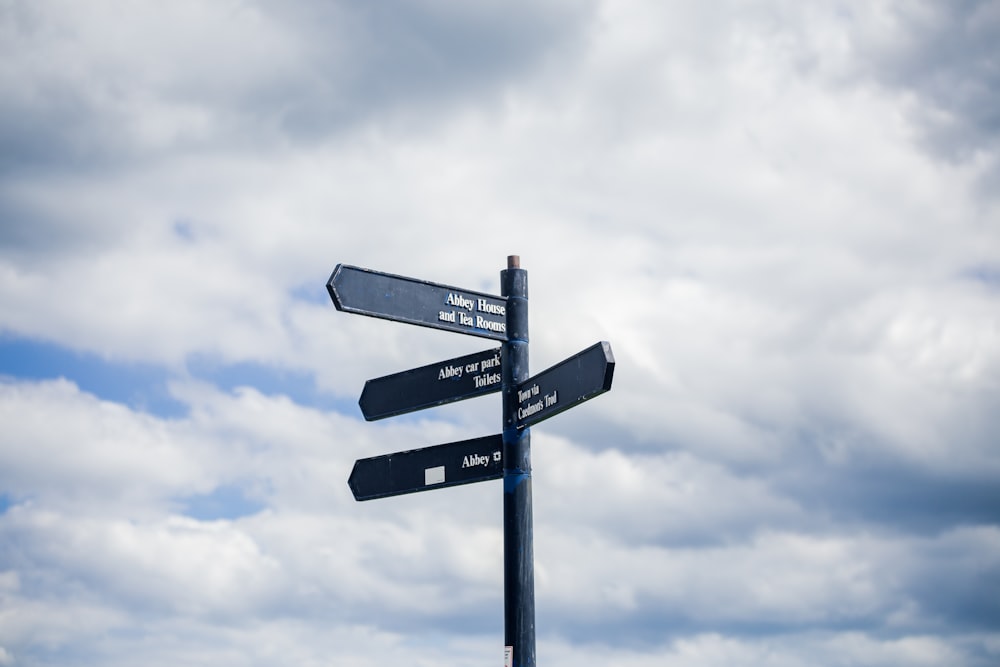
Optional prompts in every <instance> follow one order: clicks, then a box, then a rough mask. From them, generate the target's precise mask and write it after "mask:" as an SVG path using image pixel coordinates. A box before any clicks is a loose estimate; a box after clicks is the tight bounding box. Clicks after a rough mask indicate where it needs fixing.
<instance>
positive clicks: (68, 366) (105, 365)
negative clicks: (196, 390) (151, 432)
mask: <svg viewBox="0 0 1000 667" xmlns="http://www.w3.org/2000/svg"><path fill="white" fill-rule="evenodd" d="M0 375H8V376H12V377H16V378H22V379H30V380H54V379H57V378H65V379H67V380H70V381H72V382H74V383H76V385H77V386H78V387H80V389H81V390H83V391H85V392H88V393H91V394H94V395H95V396H97V397H99V398H101V399H104V400H108V401H114V402H116V403H123V404H125V405H128V406H129V407H131V408H132V409H134V410H139V411H142V412H148V413H151V414H155V415H157V416H160V417H165V418H170V417H181V416H184V415H186V414H187V406H185V405H184V404H183V403H181V402H180V401H178V400H176V399H175V398H173V397H172V396H171V395H170V393H169V392H168V390H167V380H168V379H169V374H168V372H167V370H166V369H165V368H161V367H158V366H155V365H153V364H143V363H134V362H114V361H108V360H106V359H102V358H101V357H99V356H98V355H96V354H92V353H88V352H79V351H77V350H71V349H68V348H65V347H62V346H60V345H56V344H54V343H47V342H44V341H37V340H29V339H26V338H15V337H12V336H0Z"/></svg>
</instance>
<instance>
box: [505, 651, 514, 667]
mask: <svg viewBox="0 0 1000 667" xmlns="http://www.w3.org/2000/svg"><path fill="white" fill-rule="evenodd" d="M503 667H514V647H513V646H504V647H503Z"/></svg>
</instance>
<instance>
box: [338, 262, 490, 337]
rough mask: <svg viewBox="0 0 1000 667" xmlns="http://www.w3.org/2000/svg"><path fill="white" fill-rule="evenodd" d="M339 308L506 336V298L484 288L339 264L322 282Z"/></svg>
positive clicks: (403, 320)
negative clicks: (455, 284) (442, 283)
mask: <svg viewBox="0 0 1000 667" xmlns="http://www.w3.org/2000/svg"><path fill="white" fill-rule="evenodd" d="M326 289H327V291H328V292H329V293H330V298H331V299H333V305H334V306H336V307H337V310H342V311H345V312H348V313H356V314H358V315H368V316H369V317H379V318H382V319H385V320H395V321H396V322H406V323H408V324H416V325H419V326H423V327H431V328H433V329H444V330H446V331H455V332H457V333H464V334H468V335H470V336H480V337H483V338H492V339H494V340H501V341H505V340H507V315H506V313H507V300H506V299H504V298H503V297H499V296H492V295H490V294H484V293H482V292H473V291H470V290H464V289H459V288H457V287H449V286H447V285H439V284H438V283H432V282H428V281H426V280H417V279H416V278H404V277H403V276H396V275H393V274H391V273H381V272H379V271H372V270H371V269H362V268H358V267H356V266H349V265H347V264H338V265H337V267H336V268H335V269H334V270H333V275H331V276H330V280H329V281H327V283H326Z"/></svg>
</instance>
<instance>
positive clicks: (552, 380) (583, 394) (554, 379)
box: [513, 342, 615, 428]
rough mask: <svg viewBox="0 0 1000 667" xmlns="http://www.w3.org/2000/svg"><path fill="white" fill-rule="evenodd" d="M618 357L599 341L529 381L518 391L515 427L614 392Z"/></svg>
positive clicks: (521, 426)
mask: <svg viewBox="0 0 1000 667" xmlns="http://www.w3.org/2000/svg"><path fill="white" fill-rule="evenodd" d="M614 374H615V358H614V356H613V355H612V354H611V346H610V345H609V344H608V343H605V342H600V343H595V344H594V345H591V346H590V347H588V348H587V349H586V350H584V351H583V352H578V353H576V354H574V355H573V356H572V357H570V358H569V359H565V360H564V361H560V362H559V363H558V364H556V365H555V366H553V367H552V368H549V369H546V370H544V371H542V372H541V373H539V374H538V375H535V376H534V377H531V378H528V379H527V380H525V381H524V382H522V383H521V384H520V385H519V386H518V388H517V404H518V408H517V413H516V414H515V415H513V417H514V425H515V426H517V428H525V427H526V426H531V425H532V424H537V423H538V422H540V421H542V420H543V419H548V418H549V417H553V416H555V415H557V414H559V413H560V412H563V411H564V410H569V409H570V408H572V407H573V406H575V405H579V404H580V403H583V402H584V401H586V400H589V399H591V398H594V397H595V396H599V395H600V394H603V393H604V392H606V391H608V390H609V389H611V378H612V376H614Z"/></svg>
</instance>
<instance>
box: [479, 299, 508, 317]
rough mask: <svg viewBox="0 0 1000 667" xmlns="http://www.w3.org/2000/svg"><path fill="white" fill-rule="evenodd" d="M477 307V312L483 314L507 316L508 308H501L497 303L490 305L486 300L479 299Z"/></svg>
mask: <svg viewBox="0 0 1000 667" xmlns="http://www.w3.org/2000/svg"><path fill="white" fill-rule="evenodd" d="M476 305H477V306H478V308H477V310H479V311H480V312H483V313H489V314H490V315H506V314H507V307H506V306H501V305H499V304H496V303H490V302H489V301H487V300H486V299H479V300H478V301H477V302H476Z"/></svg>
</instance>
